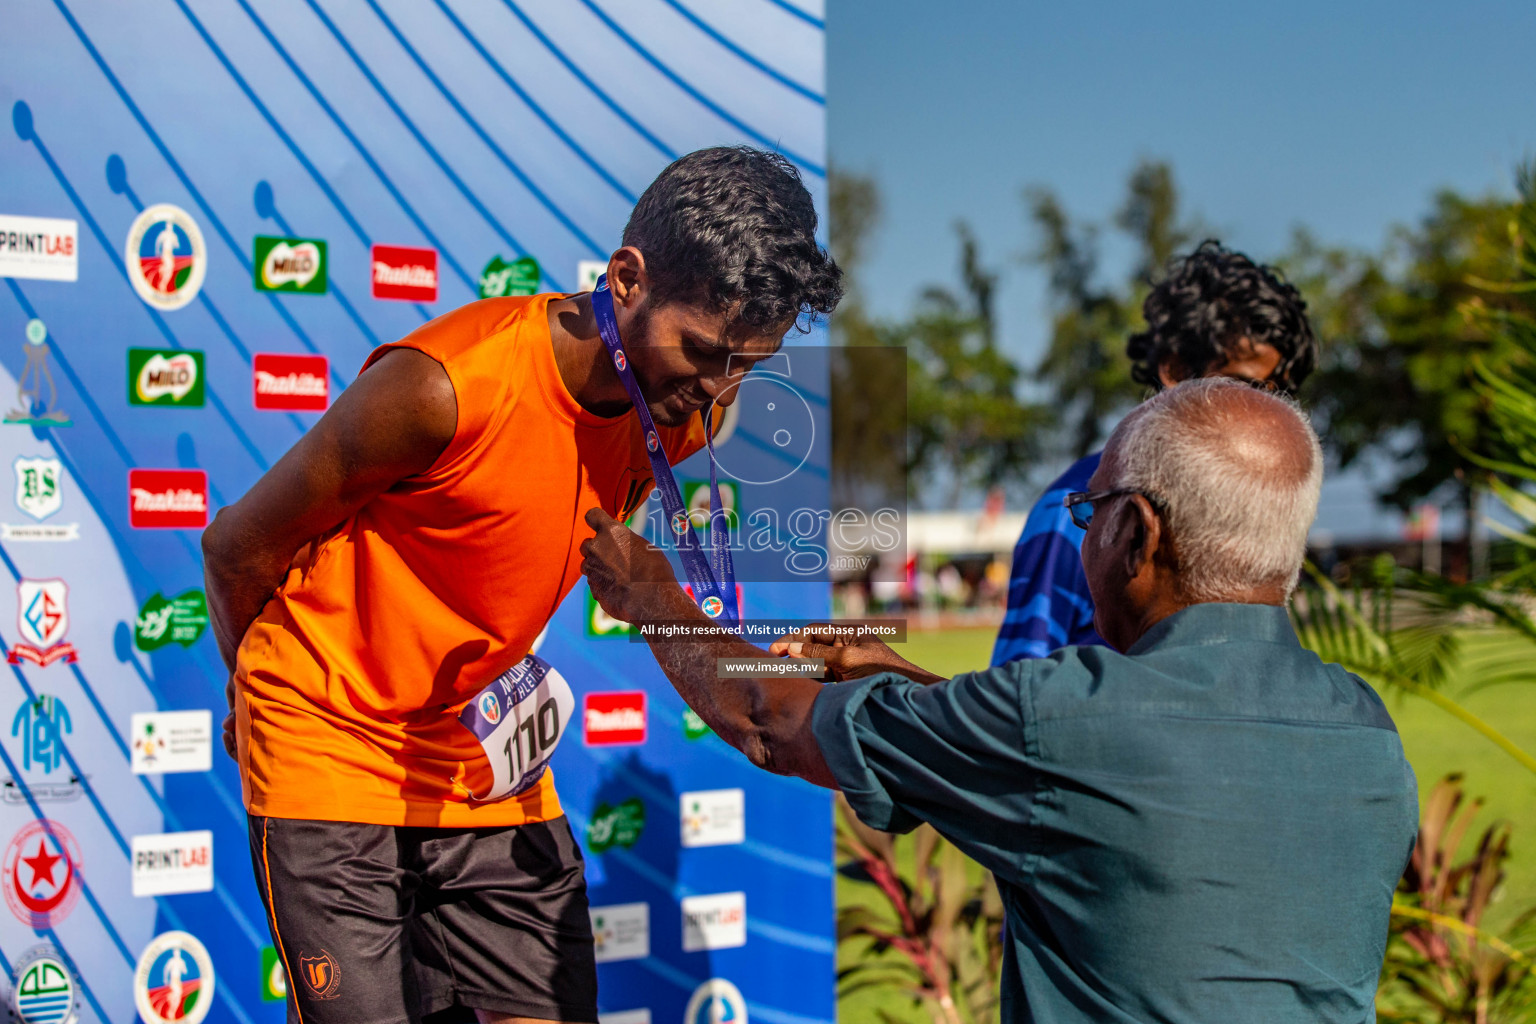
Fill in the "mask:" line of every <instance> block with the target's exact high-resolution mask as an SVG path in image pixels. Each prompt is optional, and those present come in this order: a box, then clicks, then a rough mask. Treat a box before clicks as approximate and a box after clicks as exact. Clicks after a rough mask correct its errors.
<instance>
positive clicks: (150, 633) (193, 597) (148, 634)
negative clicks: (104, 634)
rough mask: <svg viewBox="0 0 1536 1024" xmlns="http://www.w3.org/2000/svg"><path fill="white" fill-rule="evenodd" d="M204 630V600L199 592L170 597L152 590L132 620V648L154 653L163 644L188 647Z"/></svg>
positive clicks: (205, 614)
mask: <svg viewBox="0 0 1536 1024" xmlns="http://www.w3.org/2000/svg"><path fill="white" fill-rule="evenodd" d="M207 628H208V599H207V598H206V597H205V596H203V592H202V591H201V590H186V591H183V592H182V593H180V594H178V595H177V596H175V597H170V598H168V597H165V596H163V595H162V594H161V593H160V592H159V591H156V592H155V593H154V594H152V595H151V596H150V598H149V600H148V601H145V602H144V606H143V607H142V608H140V609H139V614H138V617H136V618H135V619H134V620H133V645H134V646H135V647H137V648H138V649H139V650H141V651H158V650H159V649H160V648H162V647H164V646H165V645H166V644H181V646H183V647H191V646H192V645H193V644H195V643H197V641H198V638H199V637H201V636H202V635H203V631H204V630H206V629H207Z"/></svg>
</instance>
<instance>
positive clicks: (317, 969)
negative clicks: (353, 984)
mask: <svg viewBox="0 0 1536 1024" xmlns="http://www.w3.org/2000/svg"><path fill="white" fill-rule="evenodd" d="M299 974H301V975H302V976H303V977H304V987H305V988H307V989H309V994H310V995H311V996H313V997H314V998H316V999H335V998H336V994H337V993H338V992H340V991H341V967H340V966H339V965H338V964H337V963H336V958H335V957H333V956H331V954H330V953H328V952H326V951H325V950H323V949H322V950H321V951H320V952H319V954H318V955H316V956H310V955H309V954H307V953H305V952H304V951H303V950H300V951H299Z"/></svg>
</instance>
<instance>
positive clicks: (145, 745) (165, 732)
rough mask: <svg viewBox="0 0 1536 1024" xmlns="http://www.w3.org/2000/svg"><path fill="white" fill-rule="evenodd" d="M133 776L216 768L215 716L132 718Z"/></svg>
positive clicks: (163, 713)
mask: <svg viewBox="0 0 1536 1024" xmlns="http://www.w3.org/2000/svg"><path fill="white" fill-rule="evenodd" d="M131 756H132V758H133V773H134V774H135V775H149V774H151V773H154V772H206V771H209V770H210V769H212V768H213V713H212V712H210V711H142V712H139V713H137V714H135V715H134V716H133V750H132V755H131Z"/></svg>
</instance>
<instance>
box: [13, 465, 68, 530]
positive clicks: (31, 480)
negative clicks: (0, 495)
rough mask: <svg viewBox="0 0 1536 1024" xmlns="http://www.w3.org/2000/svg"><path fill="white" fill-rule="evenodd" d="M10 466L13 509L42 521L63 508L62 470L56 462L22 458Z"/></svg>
mask: <svg viewBox="0 0 1536 1024" xmlns="http://www.w3.org/2000/svg"><path fill="white" fill-rule="evenodd" d="M14 466H15V467H16V507H17V508H19V509H21V510H22V511H23V512H25V513H26V514H27V515H29V516H31V517H32V518H33V519H36V520H37V521H38V522H42V521H43V520H44V519H47V518H48V517H49V516H51V515H53V514H54V513H55V512H57V511H58V510H59V509H60V508H62V507H63V506H64V492H63V490H62V488H61V481H62V480H63V477H64V468H63V466H62V465H61V464H60V462H59V460H58V459H44V458H25V457H23V458H18V459H17V460H16V462H15V463H14Z"/></svg>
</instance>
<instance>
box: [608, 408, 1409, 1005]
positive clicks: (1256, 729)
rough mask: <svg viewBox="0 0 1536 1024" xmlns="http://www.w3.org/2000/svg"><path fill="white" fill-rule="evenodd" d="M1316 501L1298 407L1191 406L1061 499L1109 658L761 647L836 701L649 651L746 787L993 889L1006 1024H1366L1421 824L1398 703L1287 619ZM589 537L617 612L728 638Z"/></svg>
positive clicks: (1158, 423) (794, 641)
mask: <svg viewBox="0 0 1536 1024" xmlns="http://www.w3.org/2000/svg"><path fill="white" fill-rule="evenodd" d="M1321 482H1322V453H1321V451H1320V449H1319V447H1318V443H1317V437H1316V435H1315V434H1314V433H1313V432H1312V428H1311V426H1310V425H1309V424H1308V422H1307V420H1306V418H1305V416H1304V415H1303V414H1302V413H1301V411H1300V410H1299V409H1298V408H1297V407H1296V406H1295V405H1294V404H1293V403H1292V402H1290V401H1289V400H1287V399H1284V398H1281V397H1279V396H1276V395H1271V394H1266V393H1263V392H1261V391H1259V390H1256V389H1254V388H1252V387H1249V386H1248V385H1246V384H1242V383H1239V382H1236V381H1232V380H1224V379H1219V378H1212V379H1205V380H1196V381H1190V382H1187V383H1184V384H1180V385H1178V386H1177V387H1174V388H1170V389H1169V390H1167V391H1164V392H1162V393H1160V394H1158V395H1156V396H1155V397H1153V398H1151V399H1149V400H1148V401H1147V402H1145V403H1144V404H1143V405H1141V406H1139V407H1138V408H1137V409H1136V410H1134V411H1133V412H1132V413H1131V414H1130V415H1129V416H1127V417H1126V419H1125V420H1124V422H1122V423H1121V424H1120V426H1119V428H1118V429H1117V430H1116V431H1115V432H1114V434H1113V435H1112V436H1111V437H1110V439H1109V444H1108V446H1107V447H1106V449H1105V453H1104V459H1103V461H1102V462H1101V464H1100V465H1099V468H1098V470H1097V472H1095V473H1094V475H1093V477H1092V479H1091V480H1090V482H1089V487H1090V489H1089V490H1088V491H1086V492H1082V493H1076V494H1072V495H1070V496H1068V497H1067V499H1066V503H1067V504H1068V506H1069V507H1070V508H1071V509H1072V511H1073V514H1074V518H1076V519H1077V521H1078V522H1079V523H1080V524H1081V525H1083V526H1084V527H1085V528H1086V529H1087V535H1086V538H1085V540H1084V543H1083V563H1084V568H1085V570H1086V572H1087V578H1088V582H1089V586H1090V588H1091V590H1092V592H1093V598H1094V602H1095V604H1096V606H1097V612H1096V626H1097V628H1098V632H1099V634H1100V635H1101V636H1102V637H1103V638H1104V639H1105V640H1106V641H1108V643H1109V644H1110V645H1111V647H1113V650H1109V649H1106V648H1103V647H1064V648H1061V649H1060V650H1057V651H1055V652H1054V653H1053V654H1051V655H1050V656H1049V657H1047V658H1042V659H1024V660H1020V661H1013V662H1009V663H1007V664H1005V665H1001V666H998V667H996V668H993V669H991V670H989V671H985V672H971V673H965V674H963V675H959V676H956V677H954V678H953V679H943V678H940V677H938V676H935V675H934V674H932V673H930V672H925V671H923V670H922V669H920V668H918V667H917V666H915V665H911V664H910V663H907V662H906V661H904V660H903V659H901V658H900V657H899V656H897V655H896V654H895V653H894V652H892V651H891V650H890V649H889V648H887V647H885V646H884V645H882V644H878V643H868V644H856V645H852V646H844V645H837V644H829V643H826V642H825V641H826V639H827V638H826V637H825V636H823V635H820V634H818V633H817V631H816V630H815V629H814V627H813V628H812V629H810V630H807V631H805V632H804V633H802V634H800V635H797V636H794V637H789V638H786V639H785V640H783V641H780V642H779V643H776V644H775V645H774V646H773V648H771V649H770V654H790V655H793V656H801V657H817V658H823V659H825V661H826V664H827V666H828V668H829V669H830V670H831V672H832V674H833V676H834V677H835V678H837V679H839V680H841V681H840V682H837V683H836V684H834V685H828V686H823V685H821V684H820V683H818V682H816V681H813V680H805V679H785V678H774V677H766V678H761V679H720V678H716V662H715V659H716V658H720V657H729V658H744V657H753V656H758V657H761V656H763V652H762V651H760V650H758V649H757V648H754V647H752V646H751V645H750V644H746V643H744V642H742V641H740V640H738V639H736V638H734V637H731V636H728V635H726V634H724V633H719V634H716V635H715V636H714V637H713V638H711V639H710V640H708V641H705V642H700V641H697V640H690V641H688V642H684V643H677V642H667V641H665V640H660V639H657V640H652V641H651V643H652V650H653V652H654V653H655V655H656V659H657V661H658V662H659V663H660V664H661V666H662V668H663V669H664V670H665V671H666V673H667V675H668V676H669V677H670V678H671V680H672V682H673V684H674V685H675V686H676V687H677V689H678V692H679V693H681V694H682V696H683V698H684V699H685V700H687V701H688V703H689V704H690V705H691V706H692V707H693V709H694V710H695V711H696V712H697V713H698V714H699V716H700V717H701V718H703V719H704V721H705V722H707V723H709V725H710V726H712V727H713V728H714V729H715V731H716V732H717V733H719V734H720V736H721V737H722V738H724V739H725V740H726V741H727V742H729V743H731V744H732V745H734V746H736V747H737V748H739V749H740V750H742V751H743V752H744V753H745V754H746V755H747V756H748V757H749V758H751V760H752V761H753V762H754V763H755V764H758V765H760V766H761V767H763V768H766V769H768V770H769V771H774V772H779V773H782V774H792V775H798V776H801V777H802V778H805V779H808V780H810V781H811V782H814V783H816V784H818V785H822V786H828V787H834V788H838V789H841V790H842V791H843V793H844V794H845V795H846V796H847V798H848V802H849V803H850V804H851V805H852V806H853V808H854V810H855V811H856V812H857V813H858V815H859V817H860V818H861V819H862V820H863V821H864V822H865V823H866V824H868V825H870V826H872V827H874V828H878V829H884V830H887V831H904V830H907V829H911V828H913V827H914V826H915V825H917V824H918V823H919V822H921V821H927V822H930V823H932V824H933V825H934V826H935V827H936V828H937V829H938V830H939V831H940V832H941V833H943V834H944V835H945V836H946V837H948V838H949V839H950V840H951V841H953V842H954V843H955V844H956V845H958V846H959V847H960V848H961V849H963V850H965V851H966V852H967V853H969V854H970V855H971V856H973V857H975V858H976V859H977V860H979V861H980V862H981V863H983V864H985V865H986V866H987V867H988V868H990V869H992V871H993V872H994V873H995V874H996V876H997V881H998V886H999V889H1000V890H1001V892H1002V896H1003V903H1004V906H1005V908H1006V912H1007V930H1006V933H1005V935H1006V938H1005V942H1006V949H1005V952H1004V960H1003V977H1002V992H1003V1008H1002V1018H1003V1020H1004V1021H1009V1022H1011V1021H1040V1022H1051V1024H1079V1022H1081V1024H1087V1022H1100V1021H1113V1022H1123V1024H1132V1022H1135V1024H1151V1022H1177V1024H1183V1022H1211V1024H1215V1022H1220V1024H1229V1022H1236V1021H1254V1022H1260V1021H1262V1022H1264V1024H1290V1022H1296V1024H1301V1022H1306V1024H1317V1022H1320V1021H1330V1022H1331V1021H1336V1022H1340V1024H1344V1022H1348V1024H1359V1022H1361V1021H1368V1020H1371V1019H1373V1018H1374V1009H1373V1006H1374V996H1375V991H1376V983H1377V978H1378V975H1379V972H1380V969H1381V962H1382V954H1383V951H1384V948H1385V945H1386V939H1387V919H1388V914H1389V910H1390V907H1391V902H1392V891H1393V889H1394V888H1395V886H1396V883H1397V879H1398V877H1399V876H1400V875H1401V874H1402V871H1403V868H1404V866H1405V865H1406V863H1407V859H1408V855H1409V852H1410V850H1411V848H1412V845H1413V841H1414V836H1415V830H1416V824H1417V799H1416V792H1415V785H1414V779H1413V773H1412V770H1411V769H1410V768H1409V767H1408V763H1407V761H1406V760H1405V759H1404V757H1403V749H1402V744H1401V743H1400V741H1399V739H1398V735H1397V731H1396V729H1395V728H1394V727H1393V724H1392V720H1391V718H1390V717H1389V716H1388V714H1387V711H1386V709H1385V708H1384V707H1383V706H1382V703H1381V701H1380V699H1379V698H1378V697H1377V696H1376V694H1375V693H1374V692H1373V691H1372V690H1371V688H1370V687H1368V686H1367V685H1366V684H1365V683H1364V682H1362V681H1361V680H1360V679H1358V678H1356V677H1354V676H1352V675H1350V674H1349V673H1348V672H1345V671H1344V670H1343V669H1342V668H1340V667H1338V666H1337V665H1327V664H1324V663H1323V662H1322V661H1320V660H1319V659H1318V658H1317V656H1316V655H1314V654H1313V653H1312V652H1310V651H1308V650H1306V649H1304V648H1303V647H1302V646H1301V645H1300V643H1299V642H1298V641H1297V639H1296V635H1295V632H1294V631H1293V630H1292V628H1291V624H1290V621H1289V619H1288V617H1287V615H1286V612H1285V608H1284V605H1285V602H1286V600H1287V598H1288V597H1289V596H1290V593H1291V590H1292V588H1293V587H1294V585H1295V582H1296V579H1297V576H1298V574H1299V571H1300V569H1301V563H1302V558H1303V556H1304V553H1305V548H1306V536H1307V530H1308V528H1309V527H1310V525H1311V522H1312V519H1313V516H1314V515H1315V514H1316V510H1317V497H1318V490H1319V487H1320V486H1321ZM589 521H592V522H593V523H594V525H595V526H597V527H598V533H597V536H596V537H595V538H594V539H593V540H590V541H588V542H587V543H586V545H584V549H583V553H584V555H585V556H586V563H585V566H584V571H585V572H586V573H587V574H588V578H589V580H590V581H591V585H592V590H593V593H594V594H595V595H596V597H597V600H598V601H599V602H600V603H601V604H602V605H603V607H604V608H605V609H606V610H607V611H608V612H609V613H610V614H612V615H614V616H616V617H618V618H620V619H625V620H628V621H630V622H636V623H644V622H677V621H687V622H695V623H701V624H702V622H707V621H708V620H705V619H704V617H703V615H702V613H700V612H699V611H698V610H697V609H696V608H695V607H694V605H693V603H692V602H691V601H690V600H689V599H688V598H687V597H686V596H685V595H684V594H683V593H682V591H681V590H679V589H678V588H677V586H676V584H675V580H674V578H673V576H672V572H671V568H670V566H669V565H668V563H667V561H666V559H665V558H664V557H663V556H662V555H661V554H660V553H659V552H657V551H656V550H655V549H652V548H649V547H648V546H647V545H646V543H645V541H644V540H643V539H641V538H639V537H638V536H636V535H635V534H633V533H630V532H629V531H626V530H624V528H623V527H621V526H619V525H618V524H616V523H614V522H612V520H610V519H607V518H606V517H603V516H601V513H600V512H597V513H595V514H593V515H592V516H589Z"/></svg>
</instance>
